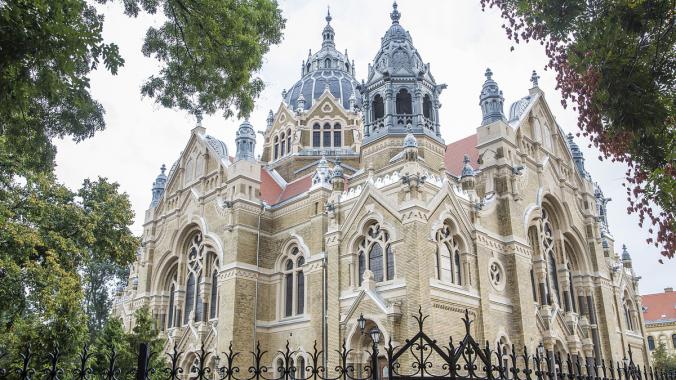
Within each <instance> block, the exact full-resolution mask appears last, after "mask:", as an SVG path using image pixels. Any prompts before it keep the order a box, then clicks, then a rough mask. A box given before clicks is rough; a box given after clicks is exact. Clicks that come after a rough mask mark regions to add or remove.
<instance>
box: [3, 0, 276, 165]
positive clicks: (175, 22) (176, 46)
mask: <svg viewBox="0 0 676 380" xmlns="http://www.w3.org/2000/svg"><path fill="white" fill-rule="evenodd" d="M96 2H98V3H105V2H107V0H98V1H96ZM96 2H95V1H93V0H59V1H47V0H8V1H3V2H0V25H2V27H0V136H3V137H4V140H3V141H4V144H6V145H7V146H6V147H5V150H6V151H7V153H8V154H10V155H11V157H12V159H13V160H14V161H16V162H17V163H18V165H19V167H25V168H29V169H32V170H41V171H49V170H50V169H51V168H52V167H53V164H54V156H55V154H56V149H55V147H54V145H53V144H52V142H51V141H52V139H53V138H63V137H72V138H73V139H74V140H75V141H81V140H84V139H86V138H88V137H91V136H92V135H93V134H94V133H95V132H96V131H99V130H102V129H103V128H104V127H105V122H104V118H103V115H104V109H103V107H102V106H101V104H99V103H98V102H97V101H96V100H95V99H93V98H92V96H91V94H90V91H89V90H90V88H89V74H90V73H91V71H92V70H94V69H97V68H98V67H100V66H103V67H104V68H105V69H106V70H107V71H109V72H110V73H111V74H116V73H117V71H118V69H119V68H120V67H121V66H122V65H123V64H124V60H123V58H122V57H121V56H120V54H119V49H118V47H117V46H116V45H115V44H112V43H106V42H105V41H103V38H102V36H101V31H102V28H103V21H104V17H103V15H101V14H99V13H98V12H97V9H96V7H95V6H94V4H95V3H96ZM121 3H122V4H124V7H125V13H126V14H128V15H130V16H136V15H138V14H139V12H140V11H142V10H143V11H146V12H149V13H156V12H157V10H158V9H160V10H162V11H163V13H164V16H165V17H166V21H165V22H164V24H163V25H162V27H160V28H150V29H148V32H147V34H146V38H145V43H144V45H143V52H144V54H146V55H147V56H153V57H155V58H156V59H158V60H159V61H160V62H162V68H161V70H160V72H159V73H158V74H157V75H153V76H151V77H150V78H149V79H148V80H147V82H146V83H145V84H144V85H143V87H142V93H143V94H144V95H147V96H150V97H152V98H154V99H155V100H156V101H157V102H158V103H160V104H161V105H163V106H165V107H172V108H174V107H175V108H180V109H185V110H189V111H190V112H193V113H195V114H198V115H200V114H201V113H207V114H212V113H214V112H216V111H218V110H220V111H222V112H223V113H224V115H225V116H226V117H227V116H230V115H232V114H233V107H236V108H238V109H239V114H240V115H247V114H249V113H250V112H251V110H252V109H253V99H254V98H255V97H257V96H258V95H259V94H260V91H261V89H262V88H263V83H262V81H261V80H260V79H259V78H257V77H255V73H256V71H257V70H259V69H260V67H261V62H262V57H263V55H264V54H265V53H266V52H267V51H268V50H269V48H270V45H272V44H276V43H279V41H280V40H281V36H282V34H281V30H282V29H283V27H284V23H285V20H284V19H283V18H282V16H281V11H280V10H279V8H278V6H277V2H276V1H274V0H244V1H242V0H207V1H200V2H187V1H183V0H123V1H121Z"/></svg>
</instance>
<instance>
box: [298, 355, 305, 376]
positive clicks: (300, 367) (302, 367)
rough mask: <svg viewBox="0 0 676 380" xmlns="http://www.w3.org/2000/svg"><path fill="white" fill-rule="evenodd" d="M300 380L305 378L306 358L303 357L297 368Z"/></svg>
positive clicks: (299, 358)
mask: <svg viewBox="0 0 676 380" xmlns="http://www.w3.org/2000/svg"><path fill="white" fill-rule="evenodd" d="M296 372H297V373H298V378H299V379H304V378H305V358H304V357H302V356H299V357H298V368H296Z"/></svg>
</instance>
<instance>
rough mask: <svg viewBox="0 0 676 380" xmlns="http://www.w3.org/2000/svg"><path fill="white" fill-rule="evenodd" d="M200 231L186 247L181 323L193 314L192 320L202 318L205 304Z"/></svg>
mask: <svg viewBox="0 0 676 380" xmlns="http://www.w3.org/2000/svg"><path fill="white" fill-rule="evenodd" d="M205 251H206V247H205V246H204V244H203V238H202V234H201V233H197V234H195V235H194V236H193V238H192V239H191V240H190V245H189V247H188V277H187V280H186V286H185V293H186V294H185V306H184V308H183V310H184V313H183V324H187V323H188V322H189V320H190V315H191V314H194V321H195V322H201V321H203V320H204V310H205V307H206V305H205V304H204V303H203V301H202V296H201V292H200V289H199V288H200V285H201V283H202V268H203V265H204V262H203V261H204V258H205V255H206V252H205Z"/></svg>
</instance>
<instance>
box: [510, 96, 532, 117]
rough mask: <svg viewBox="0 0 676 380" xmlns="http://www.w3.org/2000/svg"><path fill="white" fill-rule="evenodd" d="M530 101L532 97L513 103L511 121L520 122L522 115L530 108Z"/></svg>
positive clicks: (525, 97)
mask: <svg viewBox="0 0 676 380" xmlns="http://www.w3.org/2000/svg"><path fill="white" fill-rule="evenodd" d="M530 101H531V97H530V96H524V97H523V98H521V99H519V100H517V101H516V102H514V103H512V105H511V106H510V107H509V121H514V120H518V119H519V118H520V117H521V115H523V113H524V111H526V108H528V105H529V104H530Z"/></svg>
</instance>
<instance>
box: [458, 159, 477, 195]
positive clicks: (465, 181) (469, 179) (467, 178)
mask: <svg viewBox="0 0 676 380" xmlns="http://www.w3.org/2000/svg"><path fill="white" fill-rule="evenodd" d="M462 162H463V167H462V172H461V173H460V183H461V185H462V189H463V190H465V191H469V190H474V186H475V185H476V180H475V177H474V169H473V168H472V165H470V159H469V156H468V155H465V157H463V160H462Z"/></svg>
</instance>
